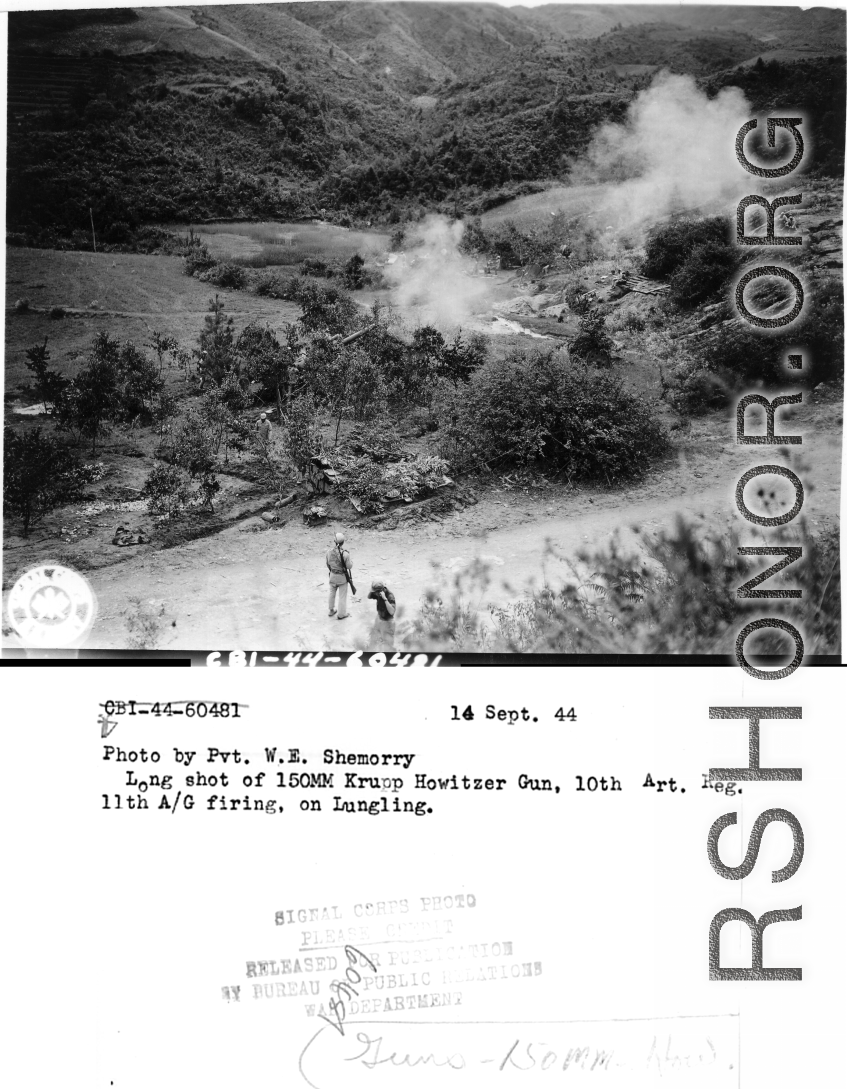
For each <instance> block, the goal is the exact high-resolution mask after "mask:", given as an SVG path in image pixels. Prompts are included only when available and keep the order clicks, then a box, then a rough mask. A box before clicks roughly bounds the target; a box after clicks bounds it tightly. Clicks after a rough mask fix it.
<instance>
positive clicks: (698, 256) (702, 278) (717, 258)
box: [670, 242, 739, 310]
mask: <svg viewBox="0 0 847 1089" xmlns="http://www.w3.org/2000/svg"><path fill="white" fill-rule="evenodd" d="M738 264H739V257H738V251H737V250H736V249H735V248H734V247H733V246H727V245H726V244H724V243H721V242H704V243H702V244H701V245H698V246H695V247H694V249H693V250H692V251H691V252H690V253H689V254H688V256H687V257H686V258H685V260H684V261H683V263H682V264H681V265H679V266H678V268H676V270H675V271H674V272H673V273H672V275H671V277H670V298H671V301H672V302H674V303H676V305H677V306H680V307H683V308H684V309H687V310H690V309H691V308H692V307H695V306H698V305H699V304H700V303H702V302H705V301H706V299H708V298H710V296H712V295H714V294H715V293H716V292H718V291H720V290H721V288H722V287H724V286H725V285H726V284H727V283H728V282H729V280H730V279H731V278H732V275H733V273H734V272H735V270H736V269H737V268H738Z"/></svg>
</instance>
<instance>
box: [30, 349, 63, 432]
mask: <svg viewBox="0 0 847 1089" xmlns="http://www.w3.org/2000/svg"><path fill="white" fill-rule="evenodd" d="M26 365H27V367H28V368H29V370H31V371H32V373H33V375H34V376H35V384H34V391H35V395H36V397H37V398H38V400H39V401H41V403H42V404H44V405H45V406H46V407H47V408H48V409H49V411H50V414H51V415H54V414H55V413H56V410H57V408H58V406H59V405H60V403H61V400H62V397H63V395H64V392H65V390H66V389H67V386H68V380H67V378H63V377H62V375H61V374H59V372H58V371H51V370H50V349H49V348H48V347H47V337H45V338H44V343H43V344H33V346H32V347H31V348H27V350H26Z"/></svg>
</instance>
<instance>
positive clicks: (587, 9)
mask: <svg viewBox="0 0 847 1089" xmlns="http://www.w3.org/2000/svg"><path fill="white" fill-rule="evenodd" d="M844 27H845V17H844V13H843V12H840V11H833V10H828V9H811V10H809V11H801V10H799V9H793V8H792V9H770V8H736V7H694V8H677V7H674V8H668V7H657V6H644V7H631V8H630V7H627V8H620V7H610V6H603V5H597V6H594V5H579V6H568V5H549V6H545V7H540V8H531V9H527V8H519V7H516V8H504V7H500V6H498V5H494V4H443V3H355V4H349V3H309V4H268V5H264V4H262V5H253V4H250V5H247V4H244V5H231V6H230V5H226V6H221V7H182V8H173V9H169V8H137V9H127V8H122V9H112V10H109V9H104V10H98V11H67V12H18V13H13V14H12V16H11V17H10V20H9V35H10V36H9V130H8V131H9V143H8V167H9V172H8V205H7V207H8V213H7V214H8V221H9V226H10V229H11V230H12V231H13V233H15V234H16V235H17V236H18V237H19V239H20V240H26V239H29V240H31V241H37V242H39V243H41V244H45V245H58V244H68V243H70V244H71V245H75V246H86V245H88V238H89V232H90V219H91V216H92V215H93V216H94V219H95V222H96V223H97V224H98V227H99V229H100V230H101V231H102V238H103V241H104V242H106V243H112V244H123V243H124V242H126V241H127V240H128V239H129V238H130V237H131V235H132V234H133V232H134V231H135V230H136V228H138V227H139V226H140V225H142V224H145V223H151V222H173V221H181V222H196V221H199V220H203V219H208V218H213V217H267V218H283V217H284V218H296V217H298V216H307V215H315V214H324V215H326V214H330V215H335V216H336V217H341V218H344V217H347V218H349V219H355V220H359V221H361V220H365V221H367V220H372V219H377V220H380V221H383V222H398V221H402V220H406V219H414V218H416V217H418V216H419V215H420V214H421V213H422V211H423V210H425V209H433V208H434V209H439V210H442V211H446V212H449V213H451V214H460V215H461V214H470V213H476V212H479V211H482V210H484V209H485V208H487V207H490V206H492V205H494V204H497V203H501V202H502V201H504V200H507V199H508V198H510V197H511V196H514V195H517V194H520V193H522V192H528V191H531V190H532V189H533V188H537V187H540V186H543V185H546V184H549V183H551V182H556V181H558V182H561V181H563V180H565V179H566V178H567V176H568V173H569V171H570V169H571V165H572V163H573V161H574V159H575V158H577V157H578V156H579V155H580V153H581V152H582V151H583V150H584V149H585V148H586V147H587V145H588V143H589V141H590V139H591V135H592V133H593V132H594V131H595V129H596V128H597V126H598V125H599V124H601V123H602V122H604V121H608V120H619V119H620V118H621V117H622V116H623V114H624V112H625V110H626V107H627V105H628V103H629V102H630V101H631V100H632V98H633V97H634V95H635V94H636V93H637V92H638V91H639V90H641V89H642V88H644V87H645V86H647V85H648V84H649V82H650V80H651V79H652V77H653V75H654V73H656V72H657V71H659V70H660V69H666V70H669V71H671V72H675V73H684V74H689V75H693V76H695V77H696V78H697V79H698V80H699V81H700V83H701V85H702V86H704V87H706V88H707V89H708V90H709V93H710V94H715V93H717V91H718V90H719V89H720V88H721V87H723V86H727V85H730V84H736V85H740V86H743V87H744V90H745V93H746V94H747V95H748V98H749V99H750V101H751V103H752V105H753V106H754V108H757V109H759V108H764V107H773V108H778V107H781V106H784V107H790V108H792V109H794V108H799V107H800V106H802V107H803V108H805V109H808V110H813V111H814V114H815V120H816V121H817V120H818V119H820V120H821V121H822V122H823V127H824V128H825V130H826V131H825V132H824V133H823V134H822V135H819V138H818V139H817V140H816V161H815V166H816V168H817V169H818V170H819V171H824V172H830V173H836V172H838V171H839V170H840V169H841V164H842V162H843V147H842V144H841V139H840V136H839V135H833V133H836V134H838V133H843V128H844V121H843V118H844V60H843V54H844ZM760 57H764V59H765V61H766V62H767V63H764V64H760V63H758V61H759V58H760ZM769 58H773V59H769Z"/></svg>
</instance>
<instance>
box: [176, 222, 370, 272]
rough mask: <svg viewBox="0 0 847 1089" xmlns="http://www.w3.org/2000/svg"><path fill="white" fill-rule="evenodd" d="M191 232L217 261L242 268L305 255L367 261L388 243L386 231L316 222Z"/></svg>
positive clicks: (218, 226)
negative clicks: (359, 255) (359, 229)
mask: <svg viewBox="0 0 847 1089" xmlns="http://www.w3.org/2000/svg"><path fill="white" fill-rule="evenodd" d="M195 234H197V235H199V237H200V238H202V240H203V241H204V242H205V243H206V245H207V246H208V247H209V252H210V253H211V254H212V256H213V257H215V258H216V259H217V260H218V261H229V262H232V263H233V264H237V265H242V266H243V267H245V268H274V267H280V266H282V267H291V266H293V265H299V264H301V263H302V262H303V261H305V260H306V259H307V258H311V259H312V260H316V261H323V262H324V263H326V264H333V263H334V264H338V263H343V262H345V261H347V260H348V258H350V257H352V256H353V254H354V253H358V254H361V256H362V257H364V258H365V259H366V260H367V259H368V257H373V256H374V255H375V254H377V253H381V252H383V251H385V250H387V249H388V244H389V235H388V234H384V233H380V232H376V231H354V230H347V229H345V228H344V227H336V226H335V225H333V224H319V223H210V224H204V225H203V226H201V227H200V228H195Z"/></svg>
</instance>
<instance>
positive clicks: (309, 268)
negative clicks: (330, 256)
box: [300, 257, 347, 287]
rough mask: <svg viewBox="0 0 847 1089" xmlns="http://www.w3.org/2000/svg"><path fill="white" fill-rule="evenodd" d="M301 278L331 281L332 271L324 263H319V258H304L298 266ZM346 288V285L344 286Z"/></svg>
mask: <svg viewBox="0 0 847 1089" xmlns="http://www.w3.org/2000/svg"><path fill="white" fill-rule="evenodd" d="M300 275H301V276H323V277H325V278H326V279H331V278H332V275H333V270H332V269H331V268H330V267H329V265H328V264H327V263H326V261H321V259H320V258H319V257H305V258H304V259H303V264H302V265H301V266H300ZM344 286H345V287H346V286H347V285H346V284H345V285H344Z"/></svg>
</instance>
